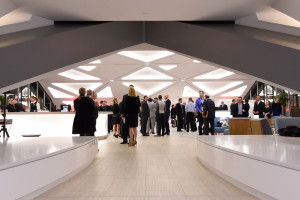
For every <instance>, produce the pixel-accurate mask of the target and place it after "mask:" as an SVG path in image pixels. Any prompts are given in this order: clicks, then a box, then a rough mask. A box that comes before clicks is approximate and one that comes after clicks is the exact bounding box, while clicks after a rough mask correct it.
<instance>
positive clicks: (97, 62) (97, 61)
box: [89, 60, 101, 64]
mask: <svg viewBox="0 0 300 200" xmlns="http://www.w3.org/2000/svg"><path fill="white" fill-rule="evenodd" d="M89 64H101V60H94V61H93V62H90V63H89Z"/></svg>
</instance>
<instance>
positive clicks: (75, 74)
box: [58, 69, 100, 81]
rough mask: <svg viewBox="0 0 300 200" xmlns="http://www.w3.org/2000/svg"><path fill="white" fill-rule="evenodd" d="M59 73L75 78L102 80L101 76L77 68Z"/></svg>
mask: <svg viewBox="0 0 300 200" xmlns="http://www.w3.org/2000/svg"><path fill="white" fill-rule="evenodd" d="M58 75H60V76H64V77H67V78H70V79H73V80H78V81H79V80H100V78H98V77H95V76H91V75H88V74H85V73H82V72H79V71H77V70H74V69H71V70H68V71H65V72H62V73H59V74H58Z"/></svg>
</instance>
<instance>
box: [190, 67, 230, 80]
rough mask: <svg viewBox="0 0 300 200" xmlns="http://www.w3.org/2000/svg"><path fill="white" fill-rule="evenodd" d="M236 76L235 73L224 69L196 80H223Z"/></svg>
mask: <svg viewBox="0 0 300 200" xmlns="http://www.w3.org/2000/svg"><path fill="white" fill-rule="evenodd" d="M232 74H234V73H233V72H230V71H227V70H224V69H217V70H214V71H211V72H208V73H206V74H202V75H200V76H197V77H195V79H221V78H224V77H227V76H230V75H232Z"/></svg>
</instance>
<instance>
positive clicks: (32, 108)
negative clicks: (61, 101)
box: [6, 96, 47, 112]
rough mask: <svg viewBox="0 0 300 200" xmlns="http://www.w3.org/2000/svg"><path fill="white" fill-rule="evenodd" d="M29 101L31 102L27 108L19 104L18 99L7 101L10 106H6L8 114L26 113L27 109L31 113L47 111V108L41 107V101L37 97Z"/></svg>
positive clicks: (32, 97)
mask: <svg viewBox="0 0 300 200" xmlns="http://www.w3.org/2000/svg"><path fill="white" fill-rule="evenodd" d="M29 100H30V104H29V106H25V105H23V104H22V103H18V101H17V100H16V99H8V100H7V103H8V105H7V106H6V109H7V112H25V111H26V109H27V108H28V111H29V112H45V111H47V107H46V106H43V107H41V105H40V100H39V99H38V98H37V97H35V96H31V97H30V98H29Z"/></svg>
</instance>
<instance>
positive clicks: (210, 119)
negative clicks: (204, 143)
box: [203, 95, 216, 135]
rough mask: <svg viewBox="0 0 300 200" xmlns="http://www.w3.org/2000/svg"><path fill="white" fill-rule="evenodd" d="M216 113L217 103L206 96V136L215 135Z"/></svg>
mask: <svg viewBox="0 0 300 200" xmlns="http://www.w3.org/2000/svg"><path fill="white" fill-rule="evenodd" d="M215 111H216V107H215V103H214V102H213V101H212V100H211V99H210V98H209V96H208V95H205V100H204V103H203V118H204V135H208V133H209V132H210V133H211V134H212V135H214V134H215V125H214V119H215ZM209 125H210V128H209Z"/></svg>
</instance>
